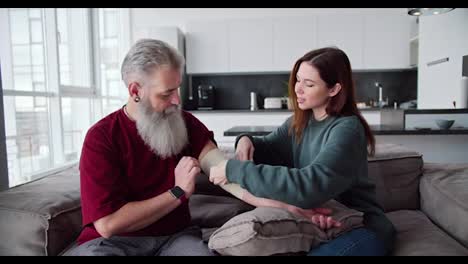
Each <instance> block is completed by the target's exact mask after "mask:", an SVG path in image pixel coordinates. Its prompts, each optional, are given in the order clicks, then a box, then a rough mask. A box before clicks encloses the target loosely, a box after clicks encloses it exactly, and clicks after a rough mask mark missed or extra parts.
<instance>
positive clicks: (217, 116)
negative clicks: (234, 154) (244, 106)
mask: <svg viewBox="0 0 468 264" xmlns="http://www.w3.org/2000/svg"><path fill="white" fill-rule="evenodd" d="M192 114H193V115H194V116H195V117H196V118H198V119H199V120H200V121H201V122H202V123H203V124H204V125H205V126H206V127H207V128H208V129H209V130H211V131H213V133H214V137H215V140H216V142H217V143H218V145H222V146H234V141H235V139H236V137H234V136H229V137H225V136H224V131H226V130H228V129H229V128H231V127H234V126H280V125H282V124H283V123H284V121H286V119H287V118H288V117H289V116H291V115H292V112H279V113H261V112H232V113H222V112H221V113H220V112H212V113H210V112H196V111H194V112H192Z"/></svg>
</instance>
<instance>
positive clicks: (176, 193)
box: [171, 186, 185, 198]
mask: <svg viewBox="0 0 468 264" xmlns="http://www.w3.org/2000/svg"><path fill="white" fill-rule="evenodd" d="M171 192H172V193H173V194H174V196H175V197H177V198H180V197H181V196H182V195H184V194H185V192H184V190H182V188H180V187H179V186H176V187H174V188H172V189H171Z"/></svg>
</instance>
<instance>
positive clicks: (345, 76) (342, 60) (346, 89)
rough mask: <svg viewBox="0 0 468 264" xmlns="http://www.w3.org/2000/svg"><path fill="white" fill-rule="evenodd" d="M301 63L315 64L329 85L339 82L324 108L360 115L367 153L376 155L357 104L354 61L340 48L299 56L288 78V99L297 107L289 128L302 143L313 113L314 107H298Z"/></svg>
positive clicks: (334, 114)
mask: <svg viewBox="0 0 468 264" xmlns="http://www.w3.org/2000/svg"><path fill="white" fill-rule="evenodd" d="M302 62H306V63H308V64H309V65H311V66H314V67H315V68H316V69H317V71H318V73H319V75H320V78H321V79H322V80H323V81H324V82H325V83H326V84H327V87H328V88H332V87H333V86H334V85H335V84H337V83H339V84H340V85H341V91H339V92H338V94H336V95H335V96H333V97H332V98H331V99H330V101H329V103H328V106H327V108H326V109H325V111H326V112H327V114H328V115H330V116H352V115H355V116H357V117H358V118H359V121H360V122H361V124H362V126H363V127H364V130H365V134H366V139H367V146H368V153H369V154H370V155H371V156H372V155H374V153H375V138H374V135H373V134H372V132H371V130H370V127H369V125H368V124H367V122H366V120H365V119H364V117H362V115H361V112H360V111H359V110H358V108H357V106H356V98H355V88H354V81H353V77H352V71H351V63H350V62H349V59H348V56H347V55H346V54H345V53H344V52H343V51H342V50H340V49H338V48H334V47H327V48H322V49H317V50H312V51H310V52H308V53H306V54H305V55H304V56H302V57H301V58H299V59H298V60H297V61H296V63H295V64H294V67H293V70H292V72H291V76H290V77H289V98H290V100H291V101H292V104H293V109H294V118H293V123H292V126H291V127H290V133H293V132H294V133H295V135H296V137H297V138H298V142H299V141H300V140H301V138H302V132H303V131H304V129H305V126H306V125H307V122H308V120H309V118H310V117H311V115H312V110H305V111H304V110H301V109H300V108H299V105H298V103H297V96H296V93H295V85H296V81H297V80H296V74H297V71H298V70H299V66H300V65H301V63H302Z"/></svg>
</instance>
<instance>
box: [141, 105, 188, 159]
mask: <svg viewBox="0 0 468 264" xmlns="http://www.w3.org/2000/svg"><path fill="white" fill-rule="evenodd" d="M137 112H138V113H137V114H138V118H137V121H136V127H137V130H138V134H139V135H140V136H141V138H142V139H143V141H144V142H145V143H146V145H148V146H149V147H150V148H151V150H152V151H153V152H154V153H155V154H156V155H158V156H160V157H162V158H163V159H165V158H168V157H171V156H175V155H177V154H179V153H180V152H181V151H182V150H183V149H184V147H185V146H186V145H187V143H188V134H187V127H186V126H185V120H184V118H183V116H182V112H181V110H180V109H179V108H178V107H177V106H173V107H169V108H168V109H166V110H164V112H162V113H158V112H155V111H154V110H153V109H152V107H151V105H150V103H149V100H141V102H140V103H138V104H137Z"/></svg>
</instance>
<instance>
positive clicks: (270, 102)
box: [264, 97, 283, 109]
mask: <svg viewBox="0 0 468 264" xmlns="http://www.w3.org/2000/svg"><path fill="white" fill-rule="evenodd" d="M264 107H265V109H281V108H283V98H282V97H266V98H265V103H264Z"/></svg>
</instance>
